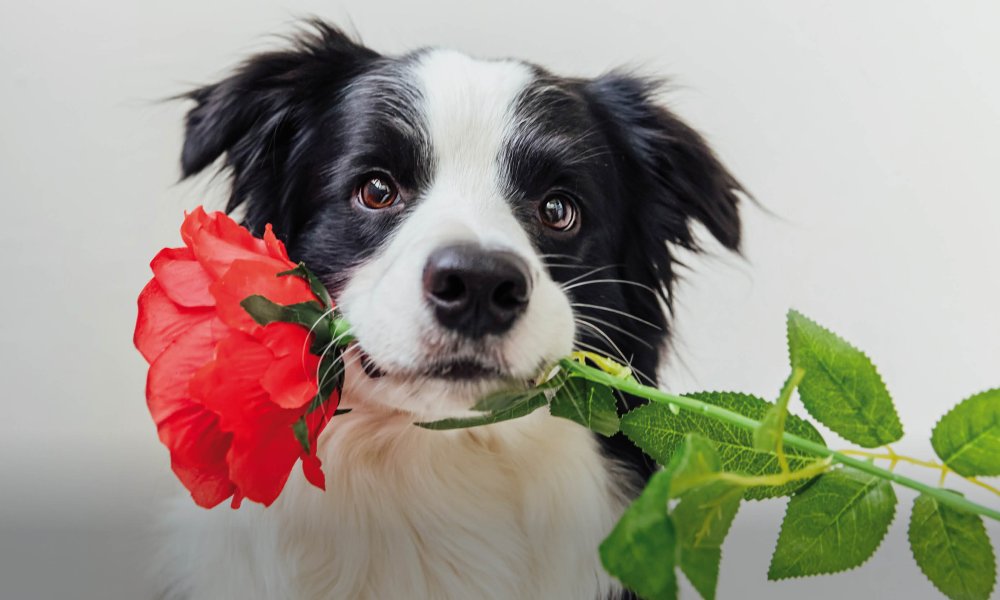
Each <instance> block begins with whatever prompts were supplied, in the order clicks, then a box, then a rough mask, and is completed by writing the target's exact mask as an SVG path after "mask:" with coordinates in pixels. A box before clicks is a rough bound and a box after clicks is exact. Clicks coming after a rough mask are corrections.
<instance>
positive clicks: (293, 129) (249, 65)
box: [181, 21, 378, 236]
mask: <svg viewBox="0 0 1000 600" xmlns="http://www.w3.org/2000/svg"><path fill="white" fill-rule="evenodd" d="M377 59H378V54H376V53H375V52H374V51H372V50H370V49H368V48H365V47H364V46H361V45H359V44H357V43H355V42H354V41H352V40H351V39H349V38H348V37H347V36H346V35H345V34H344V33H343V32H341V31H340V30H338V29H336V28H334V27H333V26H331V25H328V24H325V23H322V22H320V21H313V22H311V23H310V24H309V28H308V30H307V31H304V32H302V33H300V34H299V35H297V36H295V37H294V38H293V46H292V47H291V48H290V49H289V50H285V51H280V52H271V53H266V54H260V55H257V56H254V57H252V58H250V59H249V60H248V61H246V62H245V63H244V64H243V65H242V66H241V67H240V68H239V69H237V70H236V72H235V73H234V74H233V75H231V76H230V77H228V78H227V79H224V80H222V81H220V82H218V83H215V84H212V85H208V86H205V87H202V88H199V89H196V90H194V91H192V92H190V93H189V94H187V97H188V98H190V99H192V100H194V101H195V102H197V106H195V107H194V108H193V109H191V111H190V112H188V115H187V121H186V132H185V140H184V149H183V152H182V154H181V169H182V172H183V174H184V177H188V176H191V175H194V174H195V173H198V172H200V171H201V170H203V169H205V168H206V167H208V166H209V165H211V164H212V163H213V162H214V161H215V160H216V159H217V158H218V157H219V156H220V155H222V154H225V156H226V158H225V165H224V166H225V167H228V168H229V169H231V174H232V179H233V182H232V183H233V185H232V194H231V196H230V199H229V204H228V206H227V207H226V210H227V211H232V210H234V209H235V208H237V207H238V206H240V205H241V204H244V205H246V208H247V211H246V217H245V219H246V224H247V226H248V227H250V228H251V229H252V230H255V231H257V232H258V233H260V230H261V229H263V227H264V224H265V223H267V222H272V223H274V225H275V227H276V229H277V230H278V231H279V232H280V233H283V234H284V236H287V235H289V233H290V230H291V228H292V227H293V226H294V223H295V221H294V219H295V214H294V205H293V203H292V202H291V199H293V198H295V197H296V196H297V195H298V192H299V190H297V189H295V188H294V187H290V186H296V185H303V184H304V182H303V178H301V177H295V176H294V175H293V174H292V173H290V171H293V170H294V169H297V168H302V167H303V165H302V164H301V163H302V161H303V160H304V159H305V158H307V157H302V156H299V155H298V154H297V150H298V151H300V152H301V150H302V149H304V148H306V147H308V141H309V139H310V138H311V137H312V136H314V135H316V134H317V133H318V127H319V121H320V117H321V112H322V111H323V110H326V108H327V107H328V106H329V102H330V99H331V98H333V97H336V95H337V93H338V91H339V90H340V89H341V88H343V86H344V85H345V84H346V83H347V82H348V81H349V80H350V79H351V78H352V77H354V76H355V75H356V74H357V73H359V72H360V71H361V70H362V69H363V68H364V67H365V66H366V65H368V64H369V63H370V62H372V61H374V60H377ZM280 233H279V234H280Z"/></svg>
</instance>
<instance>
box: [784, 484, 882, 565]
mask: <svg viewBox="0 0 1000 600" xmlns="http://www.w3.org/2000/svg"><path fill="white" fill-rule="evenodd" d="M895 514H896V494H895V493H894V492H893V490H892V485H891V484H890V483H889V481H888V480H886V479H882V478H880V477H876V476H874V475H868V474H866V473H862V472H860V471H856V470H854V469H849V468H843V469H837V470H835V471H830V472H828V473H825V474H823V475H821V476H820V477H819V478H818V479H817V480H816V481H815V482H814V483H813V484H812V485H811V486H809V487H808V488H806V489H805V490H803V491H802V492H800V493H798V494H796V495H794V496H792V499H791V500H790V501H789V502H788V509H787V511H786V512H785V518H784V520H783V521H782V523H781V533H780V535H779V536H778V545H777V547H776V548H775V549H774V555H773V556H772V557H771V566H770V568H769V569H768V572H767V577H768V579H772V580H774V579H785V578H788V577H804V576H807V575H819V574H822V573H836V572H838V571H845V570H847V569H853V568H854V567H857V566H859V565H861V564H862V563H864V562H865V561H866V560H868V558H869V557H871V555H872V554H874V553H875V550H876V549H878V547H879V544H881V543H882V538H884V537H885V534H886V532H887V531H888V530H889V525H890V524H891V523H892V519H893V516H894V515H895Z"/></svg>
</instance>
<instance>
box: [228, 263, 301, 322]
mask: <svg viewBox="0 0 1000 600" xmlns="http://www.w3.org/2000/svg"><path fill="white" fill-rule="evenodd" d="M274 263H275V261H274V260H273V259H268V261H261V260H237V261H234V262H233V263H232V265H231V266H230V267H229V269H228V270H227V271H226V273H225V274H224V275H223V276H222V277H221V278H219V280H218V281H216V282H215V283H213V284H212V286H211V288H210V291H211V292H212V295H213V296H214V297H215V305H216V310H217V311H218V314H219V318H220V319H222V320H223V321H224V322H225V323H226V324H227V325H229V326H230V327H233V328H235V329H239V330H240V331H245V332H247V333H256V332H259V331H260V329H261V328H260V325H258V324H257V323H256V322H255V321H254V320H253V319H252V318H251V317H250V314H249V313H247V311H246V310H245V309H244V308H243V307H242V306H241V305H240V302H242V301H243V300H245V299H246V298H247V297H248V296H253V295H260V296H264V297H265V298H267V299H268V300H270V301H271V302H275V303H277V304H297V303H299V302H308V301H310V300H315V296H313V294H312V291H310V289H309V284H307V283H306V282H305V281H303V280H302V279H299V278H298V277H291V276H285V277H278V276H277V273H279V272H280V271H282V270H284V269H285V266H283V265H282V266H278V267H275V264H274Z"/></svg>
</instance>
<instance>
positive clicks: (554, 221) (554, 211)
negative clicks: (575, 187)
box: [538, 194, 577, 231]
mask: <svg viewBox="0 0 1000 600" xmlns="http://www.w3.org/2000/svg"><path fill="white" fill-rule="evenodd" d="M538 218H539V219H541V221H542V223H544V224H545V226H546V227H549V228H550V229H555V230H556V231H569V230H570V229H573V227H575V226H576V221H577V209H576V204H574V203H573V201H572V200H570V199H569V198H568V197H566V196H563V195H561V194H553V195H551V196H549V197H547V198H545V199H544V200H542V202H541V204H539V205H538Z"/></svg>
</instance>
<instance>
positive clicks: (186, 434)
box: [135, 207, 339, 508]
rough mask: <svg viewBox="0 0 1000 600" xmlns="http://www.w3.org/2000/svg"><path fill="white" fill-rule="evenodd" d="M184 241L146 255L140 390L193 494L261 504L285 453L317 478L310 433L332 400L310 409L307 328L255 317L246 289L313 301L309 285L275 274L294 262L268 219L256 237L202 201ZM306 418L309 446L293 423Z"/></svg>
mask: <svg viewBox="0 0 1000 600" xmlns="http://www.w3.org/2000/svg"><path fill="white" fill-rule="evenodd" d="M181 238H182V239H183V240H184V247H183V248H164V249H163V250H161V251H160V253H159V254H157V255H156V257H155V258H154V259H153V261H152V263H150V266H151V267H152V269H153V279H151V280H150V281H149V283H148V284H147V285H146V287H145V288H144V289H143V290H142V293H141V294H140V295H139V316H138V319H137V321H136V326H135V346H136V348H138V349H139V351H140V352H141V353H142V355H143V356H144V357H145V358H146V360H147V361H148V362H149V374H148V377H147V380H146V400H147V403H148V406H149V412H150V414H151V415H152V417H153V420H154V421H155V423H156V428H157V431H158V433H159V437H160V441H161V442H163V444H164V445H165V446H167V448H168V449H169V450H170V462H171V467H172V468H173V471H174V473H175V474H176V475H177V477H178V478H179V479H180V481H181V483H183V484H184V486H185V487H186V488H187V489H188V490H189V491H190V492H191V496H192V497H193V498H194V501H195V502H196V503H198V504H199V505H200V506H204V507H206V508H208V507H212V506H215V505H217V504H219V503H220V502H222V501H223V500H225V499H227V498H230V497H232V506H233V507H234V508H236V507H238V506H239V504H240V502H241V501H242V499H243V498H249V499H250V500H253V501H255V502H260V503H263V504H265V505H269V504H271V503H272V502H274V500H275V498H277V497H278V494H279V493H280V492H281V489H282V488H283V487H284V485H285V482H286V481H287V480H288V476H289V474H290V472H291V470H292V467H294V465H295V462H296V461H297V460H298V459H299V458H301V459H302V469H303V472H304V474H305V476H306V478H307V479H308V480H309V481H310V482H311V483H312V484H313V485H315V486H316V487H319V488H324V486H325V482H324V477H323V471H322V470H321V468H320V462H319V459H318V458H317V457H316V440H317V438H318V437H319V434H320V432H321V431H322V430H323V427H324V426H325V425H326V423H327V421H328V420H329V417H330V416H332V415H333V412H334V410H335V409H336V407H337V402H338V401H339V397H338V393H337V392H336V391H334V392H333V394H331V395H330V397H329V398H326V399H324V401H323V403H322V404H321V405H320V406H319V407H318V408H315V407H314V408H315V409H314V410H312V411H310V410H309V409H310V404H311V403H312V401H313V400H314V399H315V398H316V394H317V377H316V375H317V369H318V366H319V357H317V356H315V355H314V354H312V353H310V352H309V343H310V341H311V339H310V333H309V331H308V330H306V329H305V328H304V327H302V326H299V325H295V324H291V323H271V324H269V325H267V326H260V325H258V324H257V323H256V322H255V321H254V320H253V319H252V318H251V317H250V315H249V314H248V313H247V312H246V311H245V310H244V309H243V307H242V306H240V302H241V301H242V300H243V299H245V298H246V297H248V296H251V295H261V296H264V297H265V298H267V299H268V300H271V301H272V302H275V303H277V304H283V305H285V304H295V303H300V302H308V301H317V302H318V300H317V298H316V297H315V296H314V295H313V293H312V292H311V291H310V288H309V284H308V283H307V282H306V281H304V280H302V279H301V278H299V277H295V276H281V277H279V276H277V274H278V273H280V272H282V271H287V270H289V269H292V268H294V267H295V266H296V265H295V263H293V262H291V261H290V260H289V259H288V254H287V252H286V251H285V247H284V244H282V243H281V241H280V240H278V239H277V238H276V237H275V236H274V233H273V232H272V231H271V226H270V225H268V226H267V228H266V230H265V232H264V237H263V239H259V238H255V237H254V236H253V235H252V234H251V233H250V232H249V231H247V230H246V229H244V228H243V227H241V226H239V225H238V224H237V223H236V222H234V221H233V220H232V219H230V218H229V217H227V216H226V215H224V214H222V213H218V212H216V213H206V212H205V211H204V210H203V209H202V208H201V207H199V208H197V209H195V210H194V211H193V212H191V213H190V214H188V215H186V218H185V219H184V224H183V225H182V226H181ZM303 417H304V418H305V425H306V432H307V437H308V450H307V449H306V448H305V447H304V444H303V443H302V442H300V441H299V439H298V438H297V437H296V435H295V431H294V429H293V425H294V424H295V423H296V422H297V421H299V419H301V418H303Z"/></svg>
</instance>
